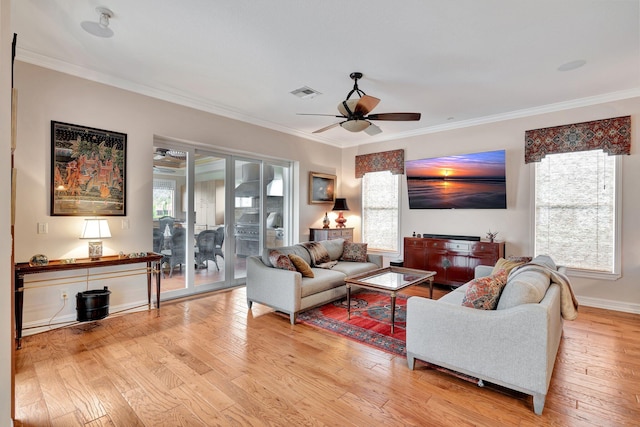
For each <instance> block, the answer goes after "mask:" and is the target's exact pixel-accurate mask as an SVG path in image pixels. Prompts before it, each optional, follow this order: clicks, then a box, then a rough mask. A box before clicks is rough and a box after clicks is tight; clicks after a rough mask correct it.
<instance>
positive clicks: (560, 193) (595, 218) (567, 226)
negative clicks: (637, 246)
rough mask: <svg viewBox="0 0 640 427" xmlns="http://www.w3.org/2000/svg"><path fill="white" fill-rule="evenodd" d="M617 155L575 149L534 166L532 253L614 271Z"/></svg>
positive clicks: (582, 267) (583, 267)
mask: <svg viewBox="0 0 640 427" xmlns="http://www.w3.org/2000/svg"><path fill="white" fill-rule="evenodd" d="M617 157H618V156H609V155H607V154H606V153H603V152H602V150H594V151H580V152H575V153H561V154H548V155H547V156H546V157H545V158H544V159H542V160H541V161H540V162H539V163H536V166H535V254H536V255H539V254H546V255H549V256H551V257H552V258H553V260H554V261H555V262H556V264H558V265H563V266H566V267H569V268H570V269H575V270H585V271H592V272H601V273H612V274H613V273H618V271H617V270H618V269H619V267H618V265H619V264H618V262H617V261H616V255H617V254H618V253H619V241H618V240H619V239H618V238H617V236H618V233H617V216H616V215H617V206H618V205H617V202H618V201H617V199H616V197H617V192H616V179H617V175H618V174H619V167H618V165H617V161H616V158H617Z"/></svg>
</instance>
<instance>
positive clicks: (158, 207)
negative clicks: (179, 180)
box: [153, 179, 176, 218]
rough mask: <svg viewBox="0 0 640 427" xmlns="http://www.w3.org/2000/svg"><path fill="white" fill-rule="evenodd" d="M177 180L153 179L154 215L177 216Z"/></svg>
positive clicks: (156, 216)
mask: <svg viewBox="0 0 640 427" xmlns="http://www.w3.org/2000/svg"><path fill="white" fill-rule="evenodd" d="M175 199H176V182H175V181H173V180H170V179H154V180H153V217H154V218H159V217H162V216H165V215H168V216H175V214H174V212H175V209H174V207H175Z"/></svg>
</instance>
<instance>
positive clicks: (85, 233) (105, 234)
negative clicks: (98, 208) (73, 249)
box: [80, 219, 111, 239]
mask: <svg viewBox="0 0 640 427" xmlns="http://www.w3.org/2000/svg"><path fill="white" fill-rule="evenodd" d="M109 237H111V230H109V222H108V221H107V220H106V219H85V220H84V228H83V229H82V234H81V235H80V238H81V239H108V238H109Z"/></svg>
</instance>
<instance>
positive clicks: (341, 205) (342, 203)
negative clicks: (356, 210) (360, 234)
mask: <svg viewBox="0 0 640 427" xmlns="http://www.w3.org/2000/svg"><path fill="white" fill-rule="evenodd" d="M332 210H334V211H348V210H349V205H347V199H343V198H340V197H336V203H335V204H334V205H333V209H332Z"/></svg>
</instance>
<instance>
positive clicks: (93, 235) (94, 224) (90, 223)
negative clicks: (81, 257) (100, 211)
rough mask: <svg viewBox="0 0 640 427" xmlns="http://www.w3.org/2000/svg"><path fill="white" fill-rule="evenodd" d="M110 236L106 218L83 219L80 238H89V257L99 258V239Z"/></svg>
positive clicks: (100, 252)
mask: <svg viewBox="0 0 640 427" xmlns="http://www.w3.org/2000/svg"><path fill="white" fill-rule="evenodd" d="M110 237H111V230H109V223H108V222H107V220H106V219H97V218H91V219H85V220H84V228H83V229H82V234H81V235H80V238H81V239H90V240H89V258H91V259H92V260H97V259H100V257H101V256H102V241H101V240H100V239H108V238H110Z"/></svg>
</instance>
